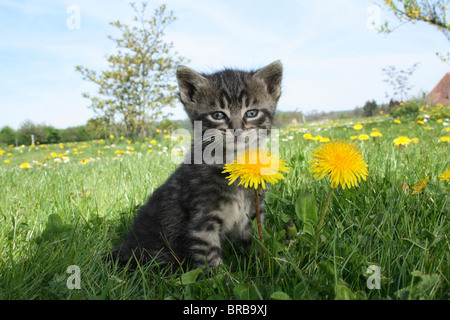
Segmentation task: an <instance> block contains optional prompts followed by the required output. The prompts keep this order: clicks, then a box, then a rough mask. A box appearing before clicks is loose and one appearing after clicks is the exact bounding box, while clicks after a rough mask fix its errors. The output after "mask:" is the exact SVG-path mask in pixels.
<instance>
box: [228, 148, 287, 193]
mask: <svg viewBox="0 0 450 320" xmlns="http://www.w3.org/2000/svg"><path fill="white" fill-rule="evenodd" d="M224 169H225V170H224V171H222V173H229V176H228V177H227V179H228V180H229V184H230V185H231V184H233V183H234V182H235V181H236V180H237V179H238V178H240V181H239V184H238V185H244V187H245V188H248V187H250V188H252V187H253V188H255V189H258V188H259V186H260V185H261V187H262V188H263V189H265V188H266V183H267V182H268V183H271V184H275V183H277V182H278V181H279V180H282V179H284V176H283V174H282V173H281V172H289V168H288V167H287V166H286V164H285V161H284V160H282V159H280V155H274V154H271V153H270V151H268V150H262V149H250V150H247V151H246V152H245V153H244V154H241V155H239V156H238V157H237V158H236V160H235V161H233V163H229V164H225V166H224Z"/></svg>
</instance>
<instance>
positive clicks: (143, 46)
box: [76, 3, 185, 135]
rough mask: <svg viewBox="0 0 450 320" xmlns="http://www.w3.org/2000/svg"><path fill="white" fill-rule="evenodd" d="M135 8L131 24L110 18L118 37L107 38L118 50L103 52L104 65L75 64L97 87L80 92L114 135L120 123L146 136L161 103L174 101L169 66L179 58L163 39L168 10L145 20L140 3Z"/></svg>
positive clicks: (169, 15)
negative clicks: (94, 92) (92, 92)
mask: <svg viewBox="0 0 450 320" xmlns="http://www.w3.org/2000/svg"><path fill="white" fill-rule="evenodd" d="M131 7H132V8H133V10H134V12H135V14H136V15H135V17H134V19H133V21H134V23H133V26H128V25H125V24H122V23H121V22H120V21H115V22H111V25H113V26H114V27H116V28H118V29H119V30H120V32H121V36H120V37H118V38H117V39H116V38H113V37H112V36H109V38H110V39H111V40H113V41H115V42H116V45H117V48H118V50H117V51H116V52H115V53H114V54H111V55H109V56H107V61H108V62H109V69H108V70H104V71H101V72H100V73H99V74H97V72H96V71H93V70H90V69H88V68H86V67H82V66H77V67H76V70H78V71H79V72H81V74H82V76H83V79H84V80H88V81H91V82H93V83H95V84H97V85H98V86H99V89H98V92H97V93H98V94H97V95H96V96H91V95H90V94H89V93H84V94H83V96H84V97H86V98H89V99H91V103H92V104H91V106H90V108H92V109H93V110H94V111H95V112H96V114H97V117H96V120H97V121H99V122H100V123H102V124H103V125H104V126H106V127H108V131H109V133H116V131H117V128H118V126H119V125H121V124H122V125H123V127H124V129H125V134H132V135H146V133H147V132H146V127H147V126H148V125H152V124H153V123H154V121H156V120H158V119H161V118H164V117H166V116H167V114H164V109H165V108H166V107H174V103H175V98H176V94H175V90H176V88H177V87H176V85H175V82H174V79H175V68H176V66H177V65H179V64H181V63H182V62H183V61H185V59H184V58H183V57H179V56H178V54H177V53H176V52H175V53H173V52H172V49H173V44H172V43H166V42H164V39H163V36H164V30H165V28H166V27H167V26H168V25H169V24H171V23H172V22H173V21H175V19H176V18H175V17H174V16H173V12H172V11H171V12H167V10H166V6H165V5H161V6H160V7H158V8H157V9H155V11H154V14H153V16H152V17H151V18H149V19H147V18H146V7H147V4H146V3H142V4H141V6H140V8H138V7H137V6H136V5H135V4H134V3H131Z"/></svg>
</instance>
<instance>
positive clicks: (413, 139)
mask: <svg viewBox="0 0 450 320" xmlns="http://www.w3.org/2000/svg"><path fill="white" fill-rule="evenodd" d="M411 142H413V143H415V144H418V143H419V138H412V139H411Z"/></svg>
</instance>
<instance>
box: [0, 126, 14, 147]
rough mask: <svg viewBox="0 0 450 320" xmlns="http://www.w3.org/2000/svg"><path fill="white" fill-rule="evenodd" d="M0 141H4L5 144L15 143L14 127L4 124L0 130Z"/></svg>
mask: <svg viewBox="0 0 450 320" xmlns="http://www.w3.org/2000/svg"><path fill="white" fill-rule="evenodd" d="M0 143H4V144H6V145H10V144H14V143H16V132H15V131H14V129H12V128H11V127H8V126H4V127H3V128H2V130H0Z"/></svg>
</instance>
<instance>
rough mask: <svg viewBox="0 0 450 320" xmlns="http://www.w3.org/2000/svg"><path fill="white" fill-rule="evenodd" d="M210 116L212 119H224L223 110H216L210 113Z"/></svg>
mask: <svg viewBox="0 0 450 320" xmlns="http://www.w3.org/2000/svg"><path fill="white" fill-rule="evenodd" d="M211 117H212V118H213V119H214V120H222V119H225V117H226V115H225V113H223V112H220V111H216V112H213V113H211Z"/></svg>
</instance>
